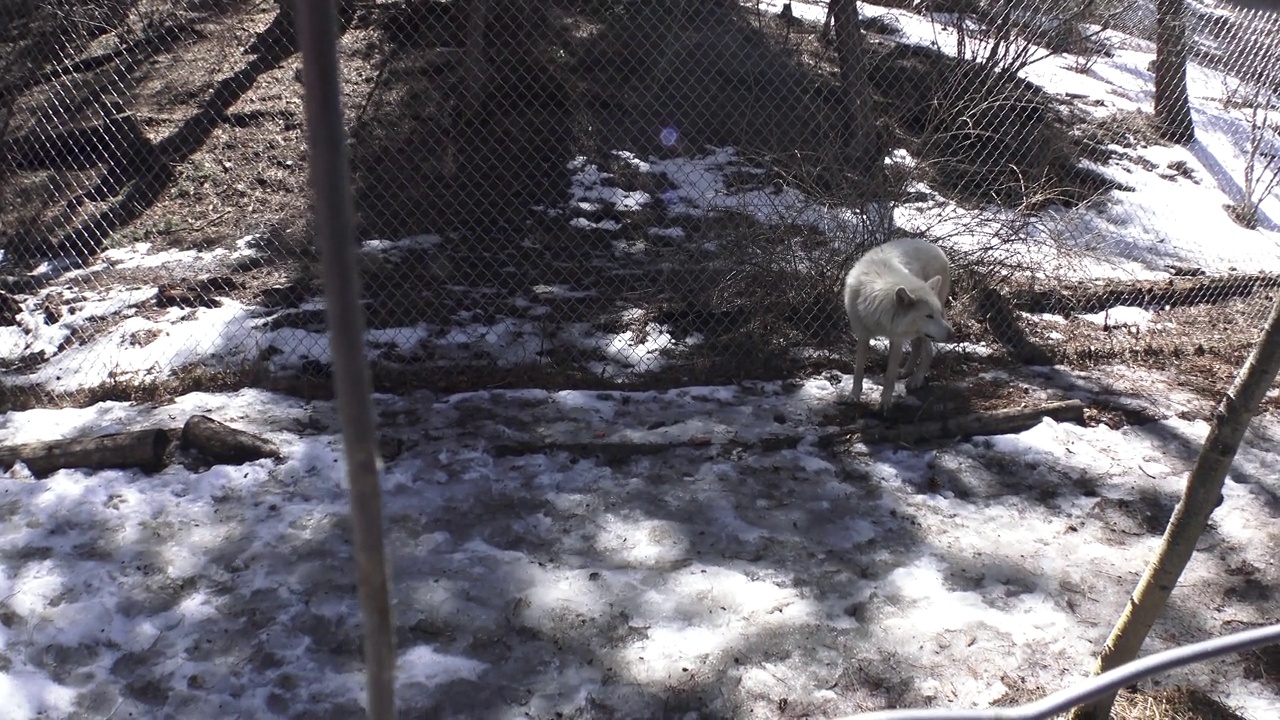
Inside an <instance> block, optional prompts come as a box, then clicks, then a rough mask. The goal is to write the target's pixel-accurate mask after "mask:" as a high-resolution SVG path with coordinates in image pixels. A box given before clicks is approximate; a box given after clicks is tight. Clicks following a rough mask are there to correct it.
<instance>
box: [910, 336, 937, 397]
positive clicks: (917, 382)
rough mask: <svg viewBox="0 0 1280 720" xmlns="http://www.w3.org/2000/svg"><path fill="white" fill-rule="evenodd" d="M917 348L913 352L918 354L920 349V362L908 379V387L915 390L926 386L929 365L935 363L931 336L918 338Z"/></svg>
mask: <svg viewBox="0 0 1280 720" xmlns="http://www.w3.org/2000/svg"><path fill="white" fill-rule="evenodd" d="M916 343H918V344H917V345H916V348H915V349H914V350H912V352H911V354H912V355H916V354H917V350H918V351H919V353H918V354H919V361H920V364H919V365H916V369H915V372H913V373H912V374H911V379H909V380H907V387H908V388H911V389H912V390H915V389H917V388H921V387H924V376H925V373H927V372H929V365H930V364H931V363H933V353H934V350H933V341H932V340H930V339H929V338H916Z"/></svg>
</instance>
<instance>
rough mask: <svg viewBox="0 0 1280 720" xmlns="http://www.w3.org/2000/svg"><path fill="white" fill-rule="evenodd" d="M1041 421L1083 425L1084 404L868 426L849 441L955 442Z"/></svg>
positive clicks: (1068, 402) (1072, 402) (1065, 403)
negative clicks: (1052, 420) (1050, 419)
mask: <svg viewBox="0 0 1280 720" xmlns="http://www.w3.org/2000/svg"><path fill="white" fill-rule="evenodd" d="M1045 418H1052V419H1054V420H1056V421H1058V422H1071V423H1084V403H1082V402H1080V401H1079V400H1063V401H1061V402H1053V403H1048V404H1046V405H1038V406H1035V407H1023V408H1011V409H1008V410H994V411H991V412H978V413H970V414H969V415H960V416H959V417H954V418H947V419H945V420H927V421H925V422H919V423H909V424H906V425H869V426H867V427H864V428H861V429H859V430H858V431H856V432H855V433H853V434H852V435H853V437H852V438H851V439H855V440H860V441H862V442H864V443H898V444H903V445H915V444H919V443H923V442H930V441H938V440H958V439H961V438H967V437H974V436H975V435H1008V434H1010V433H1018V432H1022V431H1024V430H1030V429H1031V428H1033V427H1035V426H1036V425H1037V424H1039V422H1040V421H1041V420H1043V419H1045Z"/></svg>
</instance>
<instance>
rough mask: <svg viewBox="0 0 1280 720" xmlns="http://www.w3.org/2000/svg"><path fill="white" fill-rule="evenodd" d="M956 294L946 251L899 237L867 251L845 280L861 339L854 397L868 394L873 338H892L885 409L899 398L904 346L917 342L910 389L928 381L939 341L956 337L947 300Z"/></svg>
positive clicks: (846, 295)
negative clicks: (865, 384) (866, 375)
mask: <svg viewBox="0 0 1280 720" xmlns="http://www.w3.org/2000/svg"><path fill="white" fill-rule="evenodd" d="M950 292H951V263H950V262H949V261H948V260H947V255H946V253H944V252H942V249H941V248H939V247H938V246H937V245H934V244H933V243H930V242H927V241H925V240H921V239H919V238H898V239H896V240H890V241H889V242H887V243H884V244H883V245H877V246H876V247H874V248H871V249H870V250H868V251H867V252H866V254H864V255H863V256H862V257H861V258H860V259H859V260H858V262H857V263H855V264H854V266H853V267H852V268H851V269H850V270H849V274H848V275H846V276H845V279H844V309H845V312H846V313H848V314H849V327H850V329H851V330H853V335H854V337H856V338H857V341H858V349H857V353H856V355H855V357H854V371H853V397H854V399H855V400H856V399H860V398H861V397H862V380H863V374H864V372H865V370H866V366H867V355H868V352H869V351H870V349H871V338H873V337H887V338H889V364H888V366H887V367H886V368H885V374H884V390H883V392H881V394H880V411H881V412H884V411H885V410H888V408H889V405H890V403H892V402H893V389H894V386H895V385H897V382H898V369H899V365H901V364H902V346H903V343H905V342H907V341H908V340H911V341H913V342H912V343H911V357H910V358H909V359H908V360H907V367H906V371H907V372H908V373H912V374H911V378H910V379H909V380H907V387H908V388H918V387H920V386H921V385H924V376H925V373H927V372H928V371H929V364H930V363H931V362H933V343H934V342H949V341H950V340H951V339H952V337H953V336H954V335H955V333H954V331H953V330H952V329H951V325H950V324H948V323H947V316H946V313H945V311H944V308H943V306H944V304H945V303H946V301H947V295H948V294H949V293H950Z"/></svg>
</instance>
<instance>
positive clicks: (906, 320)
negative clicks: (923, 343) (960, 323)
mask: <svg viewBox="0 0 1280 720" xmlns="http://www.w3.org/2000/svg"><path fill="white" fill-rule="evenodd" d="M941 284H942V278H941V277H935V278H933V279H932V280H930V281H929V282H926V283H924V284H923V285H922V286H918V287H916V288H915V289H912V288H907V287H905V286H901V285H899V286H898V289H897V290H896V291H895V292H894V296H893V297H894V305H895V308H894V310H895V311H894V313H893V334H894V335H895V336H897V337H919V336H921V335H923V336H924V337H927V338H929V339H930V340H933V341H935V342H950V341H951V339H952V338H953V337H954V336H955V331H954V330H952V329H951V324H950V323H948V322H947V314H946V312H945V311H944V310H943V308H942V301H940V300H938V287H939V286H940V285H941Z"/></svg>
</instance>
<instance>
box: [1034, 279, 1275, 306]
mask: <svg viewBox="0 0 1280 720" xmlns="http://www.w3.org/2000/svg"><path fill="white" fill-rule="evenodd" d="M1274 288H1280V275H1275V274H1268V273H1258V274H1249V275H1201V276H1198V277H1178V276H1175V277H1171V278H1168V279H1165V280H1135V281H1133V282H1126V283H1123V284H1107V285H1102V286H1083V285H1066V286H1061V287H1056V288H1050V289H1047V290H1028V291H1014V292H1010V293H1009V301H1010V303H1011V304H1012V306H1013V307H1014V308H1015V309H1017V310H1021V311H1023V312H1030V313H1054V314H1058V315H1061V314H1078V313H1093V312H1102V311H1103V310H1107V309H1108V308H1113V307H1116V306H1117V305H1136V306H1138V307H1165V306H1168V307H1178V306H1182V305H1206V304H1209V303H1216V302H1221V301H1223V300H1228V299H1231V298H1238V297H1248V296H1250V295H1253V294H1254V293H1256V292H1259V291H1261V290H1269V289H1274Z"/></svg>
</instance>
